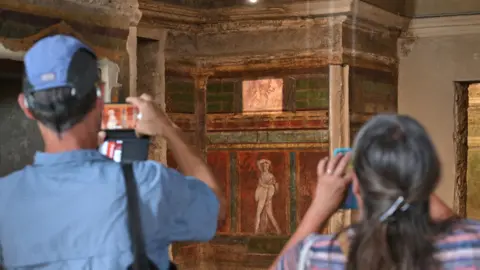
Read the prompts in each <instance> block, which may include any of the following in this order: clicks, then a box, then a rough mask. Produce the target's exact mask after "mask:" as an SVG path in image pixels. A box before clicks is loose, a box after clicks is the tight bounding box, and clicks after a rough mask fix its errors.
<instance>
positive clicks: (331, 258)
mask: <svg viewBox="0 0 480 270" xmlns="http://www.w3.org/2000/svg"><path fill="white" fill-rule="evenodd" d="M331 240H332V236H331V235H318V234H313V235H310V236H308V237H307V238H305V239H304V240H303V241H301V242H300V243H298V244H297V245H296V246H294V247H293V248H292V249H290V250H289V251H287V252H286V253H285V254H284V255H283V256H282V258H281V259H280V262H279V264H278V265H277V268H276V269H277V270H294V269H299V268H298V264H299V259H300V253H301V252H302V250H303V246H304V245H305V244H306V243H312V242H313V244H312V245H311V247H310V249H309V251H308V252H307V257H306V258H307V259H306V266H305V268H304V269H309V270H343V269H345V266H346V258H345V256H344V253H343V252H342V250H341V248H340V243H339V242H338V241H334V242H333V243H332V242H331ZM436 245H437V252H436V254H435V255H434V256H435V257H436V258H437V260H439V261H440V262H441V264H442V265H443V268H442V269H445V270H467V269H480V223H479V222H476V221H471V220H463V221H461V222H459V223H457V224H455V225H454V228H453V231H452V233H450V234H449V235H447V236H445V237H442V238H441V239H439V240H438V241H437V243H436ZM304 252H305V251H304Z"/></svg>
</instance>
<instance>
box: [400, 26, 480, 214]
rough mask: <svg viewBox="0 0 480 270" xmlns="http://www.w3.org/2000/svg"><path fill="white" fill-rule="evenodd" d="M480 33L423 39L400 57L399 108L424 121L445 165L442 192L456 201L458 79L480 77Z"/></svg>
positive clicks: (447, 200)
mask: <svg viewBox="0 0 480 270" xmlns="http://www.w3.org/2000/svg"><path fill="white" fill-rule="evenodd" d="M479 43H480V35H478V34H471V35H454V36H446V37H428V38H420V39H418V40H416V41H415V42H414V43H413V46H412V50H411V52H410V53H409V54H408V56H406V57H402V58H400V65H399V91H398V107H399V112H400V113H405V114H409V115H412V116H413V117H415V118H416V119H418V120H420V121H421V122H422V124H423V125H425V127H426V128H427V130H428V132H429V133H430V135H431V136H432V139H433V142H434V143H435V146H436V147H437V150H438V152H439V155H440V159H441V162H442V164H443V170H442V179H441V182H440V185H439V187H438V193H439V195H440V197H441V198H442V199H444V200H445V201H446V202H447V203H448V204H450V205H452V204H453V191H454V183H455V151H454V144H453V143H454V141H453V132H454V115H453V109H454V107H453V106H454V89H455V87H454V82H455V81H469V80H472V81H474V80H479V79H480V68H479V67H480V57H479V55H480V49H479V46H478V44H479Z"/></svg>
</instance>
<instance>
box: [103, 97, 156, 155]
mask: <svg viewBox="0 0 480 270" xmlns="http://www.w3.org/2000/svg"><path fill="white" fill-rule="evenodd" d="M137 116H138V109H137V108H136V107H135V106H133V105H131V104H105V105H104V109H103V114H102V127H101V128H102V130H104V131H105V133H106V137H105V141H104V142H103V144H102V145H101V146H100V147H99V149H98V150H99V151H100V153H101V154H103V155H105V156H106V157H108V158H111V159H113V160H114V161H116V162H133V161H142V160H147V159H148V148H149V146H150V138H149V137H148V136H142V137H138V136H137V135H136V133H135V125H136V122H137Z"/></svg>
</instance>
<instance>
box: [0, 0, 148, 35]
mask: <svg viewBox="0 0 480 270" xmlns="http://www.w3.org/2000/svg"><path fill="white" fill-rule="evenodd" d="M81 2H82V1H61V3H60V4H61V8H59V5H58V4H59V2H58V1H51V0H40V1H30V0H2V1H1V9H8V10H12V11H18V12H24V13H29V14H33V15H38V16H44V17H50V18H59V19H62V20H67V21H74V22H78V23H82V24H89V25H98V26H104V27H108V28H117V29H128V26H129V25H130V24H136V23H138V21H139V20H140V16H141V14H140V12H139V11H138V8H137V7H136V6H137V5H136V4H130V5H129V7H130V8H131V9H128V10H127V8H126V7H127V6H125V9H123V8H122V7H120V8H118V7H119V5H117V6H115V5H114V3H112V6H108V4H107V5H106V6H101V5H95V4H92V1H83V2H84V3H81ZM87 2H89V3H87ZM110 2H111V1H110ZM135 2H136V1H135ZM1 9H0V11H1ZM92 14H93V16H92ZM135 21H136V23H135Z"/></svg>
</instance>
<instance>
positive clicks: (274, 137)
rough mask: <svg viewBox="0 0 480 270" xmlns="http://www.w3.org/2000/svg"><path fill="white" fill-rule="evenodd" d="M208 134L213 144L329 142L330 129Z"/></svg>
mask: <svg viewBox="0 0 480 270" xmlns="http://www.w3.org/2000/svg"><path fill="white" fill-rule="evenodd" d="M207 136H208V139H209V141H210V143H211V144H240V143H326V142H328V130H289V131H285V130H277V131H240V132H238V131H236V132H210V133H208V134H207Z"/></svg>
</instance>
